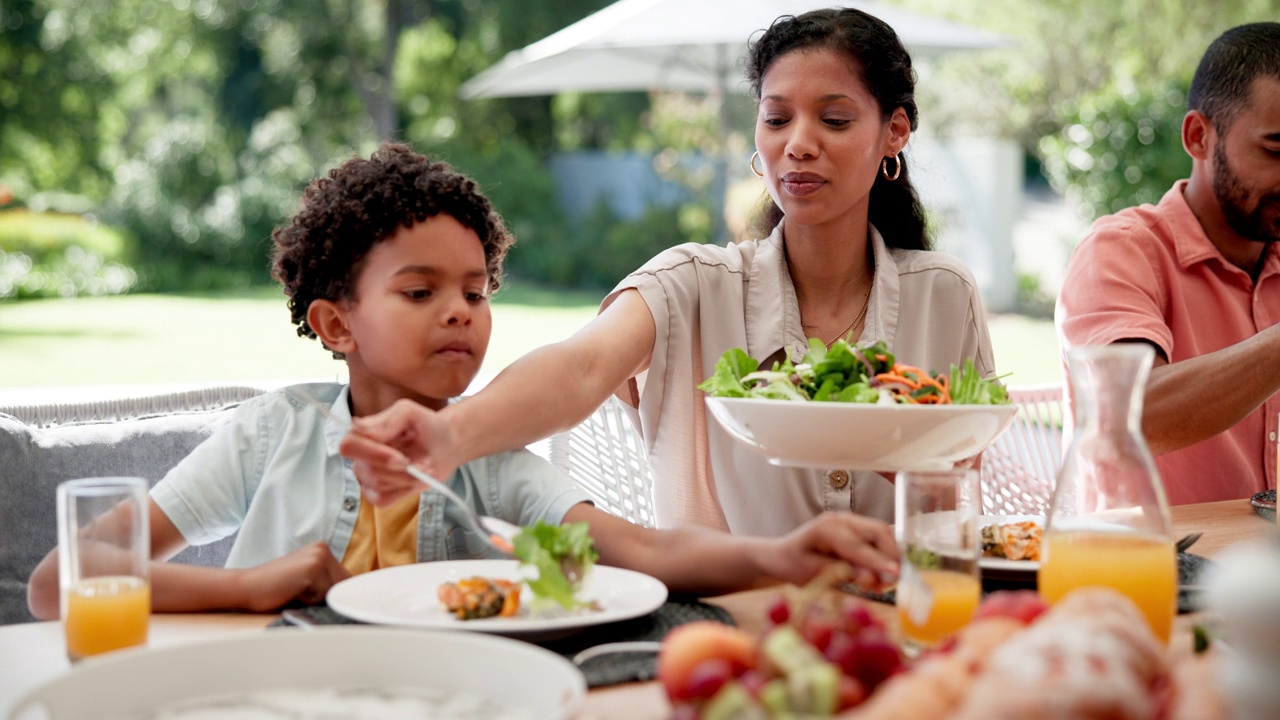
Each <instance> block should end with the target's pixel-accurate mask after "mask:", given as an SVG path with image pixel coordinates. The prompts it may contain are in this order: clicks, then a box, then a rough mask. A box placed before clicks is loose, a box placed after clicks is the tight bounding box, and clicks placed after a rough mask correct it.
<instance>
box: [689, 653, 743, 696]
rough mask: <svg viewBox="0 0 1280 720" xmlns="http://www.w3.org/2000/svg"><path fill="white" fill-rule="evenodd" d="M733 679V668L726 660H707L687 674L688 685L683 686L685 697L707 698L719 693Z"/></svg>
mask: <svg viewBox="0 0 1280 720" xmlns="http://www.w3.org/2000/svg"><path fill="white" fill-rule="evenodd" d="M732 677H733V666H732V665H731V664H729V661H728V660H723V659H721V658H707V659H706V660H703V661H702V662H700V663H698V664H697V665H694V666H693V670H692V671H690V673H689V680H688V684H687V685H685V697H688V698H693V699H697V698H703V699H705V698H709V697H711V696H712V695H715V694H716V693H718V692H720V688H721V687H724V684H725V683H726V682H728V681H729V680H730V678H732Z"/></svg>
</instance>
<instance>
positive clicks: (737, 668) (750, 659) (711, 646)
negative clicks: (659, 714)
mask: <svg viewBox="0 0 1280 720" xmlns="http://www.w3.org/2000/svg"><path fill="white" fill-rule="evenodd" d="M712 659H719V660H723V661H725V662H726V663H727V664H728V666H729V668H730V675H731V676H734V677H736V676H737V675H739V674H741V673H742V671H744V670H747V669H749V668H754V667H755V666H756V664H757V662H758V660H759V655H758V654H757V652H756V643H755V639H754V638H752V637H751V635H749V634H747V633H746V632H744V631H742V630H739V629H738V628H735V627H730V626H728V625H724V624H722V623H718V622H714V621H710V620H708V621H703V622H695V623H689V624H687V625H681V626H680V627H677V628H676V629H674V630H672V631H671V632H670V633H668V634H667V637H666V639H665V640H663V643H662V650H661V652H659V653H658V679H659V680H660V681H661V682H662V686H663V687H664V688H665V689H666V691H667V697H669V698H671V699H672V700H684V699H688V698H690V697H693V696H691V695H690V694H689V693H690V680H691V678H692V675H693V671H694V669H695V668H696V667H698V665H699V664H700V663H702V662H703V661H704V660H712Z"/></svg>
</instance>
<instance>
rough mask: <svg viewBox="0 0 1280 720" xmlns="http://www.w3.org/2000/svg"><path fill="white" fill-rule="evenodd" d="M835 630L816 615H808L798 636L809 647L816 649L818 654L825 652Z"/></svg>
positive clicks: (829, 623) (826, 621)
mask: <svg viewBox="0 0 1280 720" xmlns="http://www.w3.org/2000/svg"><path fill="white" fill-rule="evenodd" d="M835 631H836V628H835V626H834V625H832V624H831V622H829V621H828V620H826V619H825V618H822V617H820V616H819V615H818V614H816V613H810V614H809V617H807V618H805V621H804V628H803V629H802V630H801V631H800V634H801V635H802V636H804V639H805V640H807V641H808V642H809V644H810V645H812V646H814V647H815V648H817V649H818V652H826V651H827V646H828V645H830V644H831V636H832V635H834V634H835Z"/></svg>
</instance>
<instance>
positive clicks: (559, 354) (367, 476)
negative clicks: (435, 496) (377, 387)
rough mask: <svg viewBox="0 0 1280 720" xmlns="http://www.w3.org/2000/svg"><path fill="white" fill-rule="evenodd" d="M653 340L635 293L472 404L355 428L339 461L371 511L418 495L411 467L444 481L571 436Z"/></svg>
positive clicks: (406, 408) (644, 363)
mask: <svg viewBox="0 0 1280 720" xmlns="http://www.w3.org/2000/svg"><path fill="white" fill-rule="evenodd" d="M654 333H655V330H654V321H653V315H652V314H651V313H650V312H649V307H648V305H646V304H645V302H644V299H643V298H642V297H641V296H640V293H639V291H637V290H626V291H623V292H622V293H621V294H620V295H619V296H618V297H617V298H615V300H614V302H613V303H611V304H610V305H609V306H608V307H606V308H605V309H604V310H603V311H601V313H600V314H599V315H598V316H596V317H595V318H594V319H593V320H592V321H591V322H590V323H588V324H587V325H586V326H585V327H583V328H582V329H581V330H579V331H578V332H577V333H575V334H574V335H573V336H572V337H570V338H568V339H567V340H563V341H561V342H558V343H553V344H551V345H546V346H543V347H541V348H538V349H536V350H534V351H532V352H530V353H528V354H527V355H525V356H524V357H522V358H520V359H519V360H517V361H516V362H514V363H512V364H511V365H510V366H509V367H508V368H507V369H506V370H503V371H502V373H500V374H499V375H498V376H497V377H496V378H494V379H493V381H492V382H490V383H489V385H488V386H486V387H485V388H484V389H483V390H481V391H480V392H479V393H477V394H476V395H474V396H472V397H469V398H467V399H465V400H463V401H461V402H458V403H454V404H452V405H450V406H448V407H447V408H445V409H443V410H441V411H439V412H435V411H432V410H429V409H427V408H425V407H422V406H421V405H419V404H417V403H414V402H411V401H406V400H402V401H400V402H398V403H396V404H394V405H392V406H391V407H390V408H388V409H386V410H384V411H383V412H381V413H378V414H376V415H370V416H366V417H362V418H358V419H357V420H356V421H355V425H354V429H353V431H352V432H351V433H349V434H348V435H347V437H346V438H344V439H343V442H342V454H343V455H346V456H347V457H349V458H351V459H352V460H354V461H355V462H356V474H357V476H358V477H359V478H360V483H361V485H362V489H363V492H364V494H365V496H366V497H368V498H369V500H371V501H372V502H373V503H375V504H378V505H385V504H387V503H391V502H394V501H395V500H397V499H399V498H401V497H403V496H405V495H407V494H409V493H417V492H422V490H423V489H424V488H423V486H422V484H421V483H419V482H418V481H417V480H414V479H413V478H412V477H410V476H409V475H407V474H405V473H404V472H403V470H404V468H405V466H406V463H407V462H413V463H415V464H416V465H418V466H419V467H421V468H422V469H423V470H425V471H426V472H428V473H429V474H431V475H433V476H434V477H437V478H447V477H449V476H450V475H452V474H453V472H454V471H455V470H456V469H457V468H458V467H459V466H460V465H462V464H463V463H466V462H468V461H470V460H474V459H476V458H480V457H484V456H486V455H492V454H494V453H497V452H502V451H506V450H513V449H516V448H520V447H524V446H525V445H528V444H529V443H532V442H534V441H537V440H541V439H542V438H545V437H548V436H550V435H553V434H555V433H557V432H561V431H563V430H567V429H569V428H571V427H573V426H574V425H576V424H578V423H579V422H582V420H583V419H585V418H586V417H587V416H588V415H590V414H591V413H592V411H594V410H595V409H596V408H597V407H599V406H600V403H602V402H604V401H605V400H606V399H608V397H609V395H610V394H611V393H613V392H614V391H615V390H617V389H618V387H620V386H621V385H622V384H623V383H624V382H626V381H627V380H628V379H629V378H631V377H634V376H635V375H636V374H637V373H640V372H642V371H643V370H644V369H645V368H647V367H648V366H649V359H650V356H651V354H652V352H653V343H654Z"/></svg>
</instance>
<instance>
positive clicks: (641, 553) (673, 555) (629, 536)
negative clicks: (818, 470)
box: [564, 503, 898, 595]
mask: <svg viewBox="0 0 1280 720" xmlns="http://www.w3.org/2000/svg"><path fill="white" fill-rule="evenodd" d="M582 521H585V522H587V523H588V524H589V525H590V526H591V537H592V539H593V540H594V541H595V546H596V551H597V552H599V553H600V562H601V564H604V565H613V566H616V567H622V568H627V569H630V570H636V571H639V572H642V573H645V574H646V575H651V576H653V577H655V578H657V579H659V580H661V581H662V582H663V583H664V584H666V586H667V587H668V588H670V589H671V590H672V591H673V592H678V593H690V594H694V595H721V594H724V593H729V592H736V591H739V590H746V589H750V588H753V587H761V586H765V585H770V584H775V583H779V582H788V583H794V584H803V583H806V582H808V581H810V580H812V579H813V578H814V577H815V576H816V575H817V574H818V573H819V572H820V571H821V570H822V569H823V568H824V567H826V566H827V565H829V564H831V563H833V562H846V563H848V564H850V565H852V566H853V567H854V582H856V583H858V584H859V585H860V586H863V587H867V588H874V589H878V588H880V587H882V586H883V584H884V583H883V580H882V578H896V576H897V573H898V549H897V544H896V543H895V542H894V539H893V532H892V531H891V530H890V529H889V528H888V526H887V525H885V524H883V523H881V522H879V521H876V520H872V519H870V518H865V517H862V516H859V515H854V514H852V513H826V514H823V515H820V516H818V517H816V518H814V519H813V520H811V521H809V522H808V523H805V524H804V525H802V526H801V527H800V528H798V529H796V530H795V531H793V532H791V533H790V534H788V535H785V536H782V537H778V538H760V537H745V536H741V535H730V534H728V533H724V532H718V531H715V530H707V529H702V528H681V529H677V530H654V529H652V528H645V527H641V526H639V525H635V524H632V523H629V522H627V521H626V520H623V519H621V518H618V517H614V516H613V515H610V514H609V513H606V512H604V511H603V510H599V509H597V508H596V507H594V506H592V505H589V504H586V503H582V504H579V505H575V506H574V507H573V508H571V509H570V510H569V512H567V513H565V517H564V522H566V523H570V522H582Z"/></svg>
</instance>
